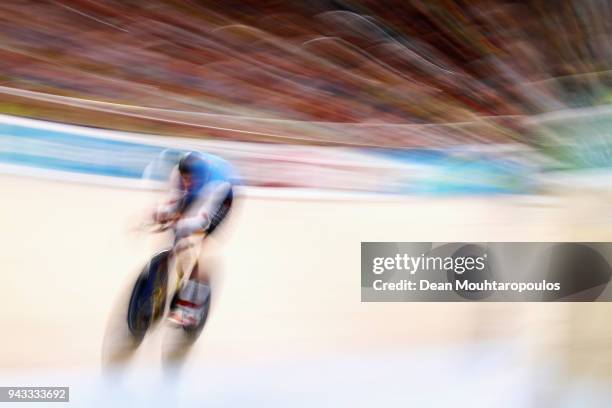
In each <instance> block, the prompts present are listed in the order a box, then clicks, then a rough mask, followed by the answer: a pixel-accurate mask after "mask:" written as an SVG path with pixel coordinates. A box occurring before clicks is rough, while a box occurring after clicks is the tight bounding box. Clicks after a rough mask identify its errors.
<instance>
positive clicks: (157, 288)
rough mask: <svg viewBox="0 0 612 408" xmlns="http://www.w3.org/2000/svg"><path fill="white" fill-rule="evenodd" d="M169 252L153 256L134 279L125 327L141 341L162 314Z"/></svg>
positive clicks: (164, 302) (164, 303)
mask: <svg viewBox="0 0 612 408" xmlns="http://www.w3.org/2000/svg"><path fill="white" fill-rule="evenodd" d="M169 254H170V250H166V251H162V252H160V253H158V254H157V255H155V256H154V257H153V258H152V259H151V261H149V263H148V264H147V265H146V266H145V267H144V268H143V270H142V272H141V273H140V275H138V278H137V279H136V282H135V284H134V288H133V289H132V294H131V296H130V303H129V306H128V310H127V326H128V329H129V331H130V333H131V334H132V336H133V337H134V339H135V340H137V341H141V340H142V339H143V337H144V335H145V334H146V332H147V330H148V329H149V327H150V326H151V324H152V323H153V322H154V321H155V320H157V319H158V318H159V317H160V316H161V315H162V313H163V311H164V307H165V305H166V291H167V283H168V274H167V267H166V265H167V262H166V261H167V259H168V255H169Z"/></svg>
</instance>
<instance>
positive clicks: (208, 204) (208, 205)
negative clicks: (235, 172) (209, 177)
mask: <svg viewBox="0 0 612 408" xmlns="http://www.w3.org/2000/svg"><path fill="white" fill-rule="evenodd" d="M231 187H232V186H231V184H230V183H229V182H227V181H221V182H214V183H210V184H209V185H208V186H206V188H205V190H204V193H203V197H204V201H203V202H202V203H201V204H200V206H199V208H198V211H197V212H196V213H195V215H194V216H191V217H188V218H184V219H182V220H180V221H179V222H178V224H177V235H179V236H183V237H185V236H188V235H191V234H193V233H195V232H204V231H206V229H207V228H208V227H209V226H210V223H211V221H212V216H213V215H214V214H215V213H216V211H217V210H218V209H219V207H220V206H221V204H222V203H223V200H225V197H227V194H228V193H229V191H230V189H231Z"/></svg>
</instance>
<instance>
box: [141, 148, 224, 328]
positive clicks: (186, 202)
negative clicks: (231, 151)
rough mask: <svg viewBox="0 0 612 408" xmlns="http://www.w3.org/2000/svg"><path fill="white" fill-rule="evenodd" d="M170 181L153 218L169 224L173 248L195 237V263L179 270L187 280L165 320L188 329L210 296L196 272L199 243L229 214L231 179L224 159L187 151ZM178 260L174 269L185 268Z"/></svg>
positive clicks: (198, 316) (192, 245)
mask: <svg viewBox="0 0 612 408" xmlns="http://www.w3.org/2000/svg"><path fill="white" fill-rule="evenodd" d="M170 181H171V188H172V190H171V198H170V199H169V200H168V201H167V202H166V203H164V204H162V205H160V206H158V208H157V210H156V211H155V212H154V215H153V218H154V220H155V221H156V222H158V223H173V226H174V232H175V245H180V244H179V243H180V242H182V241H183V240H184V239H188V240H191V238H195V239H193V240H192V241H195V242H190V245H189V247H190V248H191V251H192V252H191V257H192V258H191V259H194V258H195V264H194V266H193V268H192V270H191V271H185V270H183V273H190V276H189V280H188V281H187V283H186V284H185V285H184V286H183V287H182V288H180V289H179V293H178V300H177V301H176V302H175V304H174V305H173V308H172V310H171V311H170V315H169V317H168V319H169V320H170V321H171V322H173V323H175V324H178V325H181V326H185V327H191V326H196V325H198V323H199V322H200V318H201V316H202V311H203V309H204V305H205V302H206V300H207V298H208V296H210V288H209V287H208V285H207V284H206V282H205V281H204V277H203V276H200V273H199V271H198V262H197V259H198V257H199V252H200V249H201V243H202V242H203V240H204V239H205V238H206V237H208V236H209V235H210V234H211V233H212V232H213V231H214V230H215V229H216V228H217V227H218V226H219V224H220V223H221V222H222V221H223V220H224V219H225V217H226V216H227V215H228V213H229V212H230V209H231V206H232V201H233V185H234V182H235V176H234V173H233V170H232V167H231V166H230V164H229V163H228V162H226V161H225V160H223V159H221V158H219V157H217V156H214V155H211V154H207V153H202V152H189V153H186V154H184V155H183V156H182V157H181V158H180V160H179V162H178V165H177V166H176V167H175V168H174V169H173V170H172V174H171V178H170ZM194 248H195V249H194ZM177 252H178V250H177ZM177 258H178V257H177ZM179 261H180V259H177V263H178V265H177V267H182V268H185V266H184V263H181V262H179Z"/></svg>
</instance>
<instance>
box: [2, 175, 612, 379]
mask: <svg viewBox="0 0 612 408" xmlns="http://www.w3.org/2000/svg"><path fill="white" fill-rule="evenodd" d="M0 180H1V185H2V190H3V192H2V201H1V204H0V206H1V209H2V211H0V225H1V226H2V228H1V229H0V244H1V245H2V250H1V251H0V265H1V267H2V273H1V275H0V276H1V279H0V282H1V285H0V291H1V297H0V306H2V307H1V309H0V324H1V328H2V336H1V339H0V370H1V373H2V374H3V375H4V376H5V377H6V376H10V375H12V374H19V373H21V374H23V373H26V374H27V373H30V372H42V371H46V372H49V371H51V372H53V370H61V371H72V372H80V370H88V371H94V372H95V371H98V370H101V369H102V370H104V369H108V368H113V367H122V366H125V365H130V364H131V365H136V366H143V367H151V369H152V370H156V369H158V367H160V366H161V365H162V364H163V363H164V359H172V358H178V359H181V358H183V359H184V362H185V364H187V365H190V366H197V365H206V364H212V365H222V364H226V363H227V364H232V363H236V364H239V363H240V362H244V361H249V362H254V363H257V362H259V363H262V364H268V363H272V362H283V361H298V360H305V359H312V358H338V357H341V356H343V355H355V354H358V355H376V354H377V353H380V352H381V350H384V351H385V352H391V353H392V352H394V351H396V350H397V351H400V352H401V351H402V350H407V349H410V350H419V349H420V348H423V349H427V348H431V347H438V346H440V347H444V346H445V345H449V344H451V345H452V344H472V343H477V342H481V341H483V340H487V339H505V338H513V339H517V340H518V341H519V343H520V344H521V352H520V353H519V354H520V355H519V357H520V358H519V359H520V361H519V363H521V364H526V365H538V364H539V362H540V361H555V362H557V363H558V364H559V365H560V367H562V370H563V371H567V372H568V373H578V374H579V375H583V374H584V375H595V376H597V377H599V378H608V377H609V375H610V374H612V351H611V349H610V346H611V344H612V343H611V342H612V330H611V329H610V328H611V327H612V325H611V324H610V321H611V320H610V312H612V305H608V304H605V303H600V304H453V303H450V304H425V303H421V304H416V303H389V304H384V303H378V304H375V303H370V304H367V303H361V302H360V286H359V285H360V282H359V276H360V275H359V262H360V242H361V241H480V242H482V241H565V240H592V241H595V240H600V241H604V240H609V239H610V238H612V216H610V215H612V211H610V210H608V209H607V201H606V200H603V199H594V198H593V197H590V196H584V195H574V196H570V195H567V194H566V195H564V196H562V197H561V196H549V197H536V198H533V197H493V198H484V197H483V198H452V199H450V198H438V199H425V198H406V199H390V200H388V201H386V200H381V199H362V200H354V199H353V200H351V199H340V198H338V199H327V200H320V199H296V198H280V197H276V198H274V197H268V198H266V197H258V196H257V195H255V196H249V197H246V198H244V197H243V198H241V199H240V200H239V202H237V205H236V208H235V212H234V214H233V215H232V218H231V220H230V222H229V223H228V224H227V225H226V226H225V227H224V228H223V230H222V231H221V232H220V236H219V237H217V239H216V241H215V242H211V243H210V244H209V248H208V249H207V255H206V261H207V262H208V264H209V265H214V266H215V269H214V273H215V275H214V276H215V282H216V283H215V285H216V286H215V295H216V297H215V301H214V306H213V307H214V308H213V311H212V314H211V316H210V320H209V322H208V324H207V326H206V328H205V330H204V332H203V334H202V337H201V338H200V339H199V341H198V342H197V343H196V344H195V345H194V346H193V347H192V348H190V349H189V350H188V351H186V352H185V353H184V355H182V356H181V355H180V353H178V354H176V353H175V354H176V355H174V356H171V357H168V356H169V355H170V354H172V352H170V354H168V353H167V354H166V355H164V351H163V350H164V347H167V346H164V344H163V342H164V341H168V340H167V339H168V336H169V335H168V333H167V332H168V331H171V329H167V328H165V327H160V328H158V330H156V332H154V333H153V334H152V335H151V336H148V337H147V338H146V339H145V342H144V343H143V344H142V345H141V347H140V348H139V349H138V350H136V351H133V350H129V349H126V348H125V344H124V342H125V339H124V337H123V336H124V333H123V332H122V324H123V316H124V306H125V295H126V291H127V289H128V288H129V285H130V284H131V283H132V281H133V279H134V276H135V274H136V273H137V272H138V270H139V268H140V267H141V266H142V265H143V264H144V263H145V262H146V260H147V259H148V257H149V256H150V255H151V254H152V253H153V252H154V251H155V250H156V249H159V248H162V247H163V246H164V243H163V239H164V237H151V236H148V235H145V234H141V233H137V232H135V231H134V230H133V229H132V227H133V226H134V225H136V224H137V223H138V221H139V220H140V218H139V217H142V216H143V215H144V214H145V210H146V209H148V208H150V206H151V205H152V204H153V203H154V202H155V199H156V195H155V194H154V193H151V192H146V191H138V190H128V189H122V188H110V187H100V186H95V185H87V184H78V183H71V182H62V181H50V180H45V179H38V178H30V177H17V176H9V175H4V176H0ZM170 336H171V334H170ZM177 355H179V357H177ZM572 375H573V374H572Z"/></svg>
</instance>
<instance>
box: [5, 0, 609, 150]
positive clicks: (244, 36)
mask: <svg viewBox="0 0 612 408" xmlns="http://www.w3.org/2000/svg"><path fill="white" fill-rule="evenodd" d="M611 22H612V3H610V2H608V1H606V0H576V1H565V0H559V1H547V0H537V1H536V0H530V1H493V0H463V1H460V0H448V1H428V0H402V1H400V0H397V1H393V0H392V1H372V0H360V1H358V0H354V1H353V0H346V1H343V0H336V1H332V0H328V1H323V0H309V1H295V2H279V1H272V0H248V1H245V0H241V1H196V0H175V1H171V0H167V1H163V0H147V1H140V0H41V1H39V0H31V1H30V0H8V1H4V2H0V93H2V97H1V98H0V112H9V113H15V114H21V115H27V116H39V117H45V118H47V119H54V120H63V121H69V122H80V123H86V124H91V125H97V126H104V127H111V128H112V127H115V128H127V129H130V130H143V131H152V132H158V133H168V132H172V133H174V134H184V135H188V136H201V137H218V138H225V139H239V140H267V141H280V142H290V141H298V142H314V143H333V144H340V145H379V146H392V147H410V146H435V145H438V144H444V145H448V144H449V143H450V144H452V143H453V142H455V143H462V144H465V143H466V142H467V143H481V142H500V141H501V142H504V141H509V140H510V141H511V140H521V141H524V140H523V139H525V137H526V134H527V133H526V132H524V131H522V129H523V126H524V119H525V118H527V117H529V116H532V115H536V114H539V113H545V112H551V111H555V110H559V109H564V108H568V107H572V108H573V107H583V106H594V105H599V104H605V103H609V102H610V101H612V92H611V91H612V77H611V75H610V68H611V65H612V41H610V38H612V37H611V35H612V23H611ZM26 91H29V92H26Z"/></svg>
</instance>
